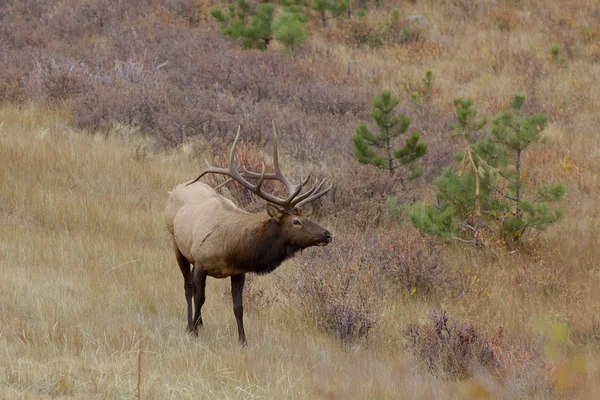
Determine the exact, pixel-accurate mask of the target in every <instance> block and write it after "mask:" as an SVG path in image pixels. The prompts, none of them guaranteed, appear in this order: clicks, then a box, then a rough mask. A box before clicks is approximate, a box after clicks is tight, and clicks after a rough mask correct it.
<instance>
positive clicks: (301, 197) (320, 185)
mask: <svg viewBox="0 0 600 400" xmlns="http://www.w3.org/2000/svg"><path fill="white" fill-rule="evenodd" d="M324 183H325V179H323V180H322V181H321V182H320V183H319V184H318V185H315V186H313V187H312V188H311V189H310V190H308V191H306V192H304V193H302V194H301V195H300V196H298V197H296V198H295V199H294V201H293V202H292V203H293V204H297V203H300V202H301V201H302V200H304V199H306V198H307V197H308V196H310V195H311V194H313V193H319V190H321V187H322V186H323V184H324Z"/></svg>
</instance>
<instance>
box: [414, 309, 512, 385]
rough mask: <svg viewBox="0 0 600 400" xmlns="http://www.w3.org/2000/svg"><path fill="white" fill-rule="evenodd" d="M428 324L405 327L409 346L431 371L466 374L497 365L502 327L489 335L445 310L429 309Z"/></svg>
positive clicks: (498, 365) (498, 363)
mask: <svg viewBox="0 0 600 400" xmlns="http://www.w3.org/2000/svg"><path fill="white" fill-rule="evenodd" d="M429 320H430V323H429V324H425V325H421V326H419V325H411V326H409V328H408V329H407V336H408V339H409V343H408V347H409V348H410V349H411V350H412V351H413V352H414V353H415V355H416V356H417V357H418V358H419V359H420V360H421V361H423V362H424V363H425V365H426V366H427V367H428V368H429V369H430V370H431V371H432V372H433V373H441V374H445V375H450V376H456V377H465V376H468V375H470V374H471V373H472V372H473V369H474V368H477V367H480V366H483V367H490V368H499V367H500V366H501V365H500V360H501V358H500V347H499V346H500V341H501V339H502V328H500V329H499V330H498V332H497V333H496V335H495V336H494V337H491V338H490V337H488V336H487V335H486V334H484V333H483V332H482V331H481V329H480V328H478V327H477V326H476V325H475V324H473V323H471V322H469V321H464V322H455V321H453V320H452V319H451V318H450V317H449V316H448V315H447V314H446V312H445V311H439V310H436V309H432V310H431V311H430V312H429Z"/></svg>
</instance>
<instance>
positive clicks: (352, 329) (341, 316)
mask: <svg viewBox="0 0 600 400" xmlns="http://www.w3.org/2000/svg"><path fill="white" fill-rule="evenodd" d="M365 248H366V246H364V244H363V243H362V242H361V241H360V240H357V239H356V238H344V237H336V239H335V246H328V247H326V248H324V249H322V250H321V249H319V250H314V249H309V250H308V251H306V252H305V253H306V254H305V256H304V257H303V268H302V278H301V279H300V280H299V282H298V286H299V287H298V289H297V292H298V293H299V294H300V298H301V301H302V303H301V305H302V307H304V309H305V310H306V312H307V313H308V315H309V317H310V318H311V319H312V320H313V321H315V323H316V324H317V325H318V326H319V327H320V328H321V329H323V330H324V331H326V332H329V333H331V334H333V335H334V336H335V337H337V338H339V339H340V340H341V341H342V343H344V344H349V343H353V342H357V341H359V340H361V339H367V338H368V335H369V333H370V332H371V331H372V329H373V328H374V327H375V326H376V325H377V323H378V322H379V320H380V318H381V304H380V302H381V299H382V295H383V293H382V285H381V277H380V275H379V272H378V270H377V268H374V267H373V266H372V265H371V264H370V263H368V262H367V261H366V260H365V257H364V255H363V253H364V249H365Z"/></svg>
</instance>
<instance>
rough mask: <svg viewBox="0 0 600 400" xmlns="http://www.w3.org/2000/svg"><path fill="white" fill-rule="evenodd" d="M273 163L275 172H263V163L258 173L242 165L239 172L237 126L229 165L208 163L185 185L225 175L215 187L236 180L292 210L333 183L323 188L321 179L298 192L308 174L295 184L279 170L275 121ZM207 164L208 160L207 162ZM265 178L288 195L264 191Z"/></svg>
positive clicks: (313, 198)
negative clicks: (211, 175) (236, 153)
mask: <svg viewBox="0 0 600 400" xmlns="http://www.w3.org/2000/svg"><path fill="white" fill-rule="evenodd" d="M273 135H274V137H275V138H274V140H273V164H274V165H275V172H273V173H268V174H267V173H265V164H264V163H263V164H262V171H261V172H260V173H257V172H252V171H248V170H247V169H246V167H243V171H242V172H241V173H240V171H238V169H237V167H236V165H235V148H236V146H237V143H238V139H239V138H240V127H239V126H238V131H237V135H236V136H235V140H234V141H233V146H231V151H230V152H229V165H228V167H227V168H218V167H213V166H212V165H210V164H209V168H207V169H205V170H204V171H203V172H202V173H201V174H200V175H199V176H198V177H197V178H196V179H194V180H193V181H192V182H190V183H188V184H187V185H191V184H192V183H196V182H197V181H198V180H199V179H200V178H202V177H203V176H204V175H206V174H211V173H212V174H219V175H226V176H228V177H229V179H227V180H226V181H225V182H223V183H222V184H220V185H219V186H217V187H216V188H215V189H218V188H220V187H221V186H224V185H226V184H228V183H229V182H231V181H236V182H237V183H239V184H240V185H242V186H243V187H244V188H246V189H248V190H249V191H251V192H252V193H254V194H256V195H257V196H258V197H260V198H262V199H264V200H266V201H268V202H270V203H273V204H277V205H278V206H281V207H282V208H283V209H284V210H286V211H289V210H293V209H294V208H295V207H300V206H302V205H304V204H307V203H309V202H311V201H314V200H316V199H318V198H319V197H321V196H323V195H324V194H326V193H327V192H329V190H330V189H331V187H332V186H333V185H329V187H327V188H326V189H322V188H323V184H324V183H325V180H324V179H323V180H322V181H321V182H320V183H319V184H318V185H316V186H314V187H313V188H311V189H310V190H308V191H307V192H305V193H302V194H300V192H301V191H302V188H303V187H304V185H306V184H307V183H308V180H309V179H310V176H309V177H308V178H306V179H305V180H304V182H302V183H301V184H298V185H295V184H293V183H292V182H290V181H289V179H287V177H286V176H285V175H283V173H282V172H281V169H280V167H279V153H278V150H277V130H276V129H275V123H273ZM207 164H208V162H207ZM246 178H249V179H256V180H257V182H256V183H255V184H253V183H251V182H249V181H248V180H247V179H246ZM265 179H266V180H277V181H279V182H281V183H283V185H284V186H285V187H286V189H287V193H288V197H286V198H285V199H281V198H279V197H276V196H273V195H272V194H269V193H266V192H265V191H263V190H262V188H261V186H262V184H263V182H264V181H265Z"/></svg>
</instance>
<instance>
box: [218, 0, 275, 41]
mask: <svg viewBox="0 0 600 400" xmlns="http://www.w3.org/2000/svg"><path fill="white" fill-rule="evenodd" d="M274 11H275V5H274V4H273V3H269V2H262V3H260V4H258V6H256V5H253V4H251V3H249V2H248V1H246V0H237V1H236V2H235V3H230V4H229V6H228V7H227V13H224V12H223V11H222V10H221V9H218V8H213V9H211V10H210V13H211V15H212V16H213V17H214V18H215V19H216V20H217V21H219V22H220V23H221V32H222V33H223V34H224V35H225V36H229V37H231V38H233V39H237V40H239V41H240V43H241V44H242V46H243V47H244V48H246V49H249V48H258V49H261V50H265V49H266V48H267V46H268V45H269V43H270V42H271V40H272V39H273V15H274Z"/></svg>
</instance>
